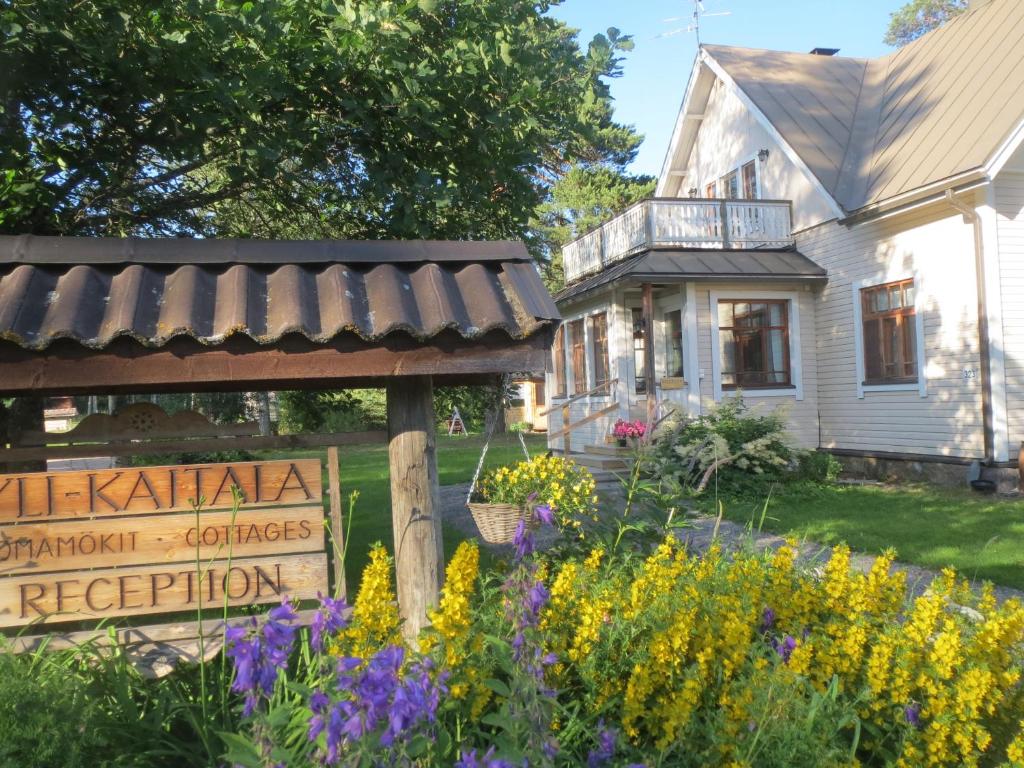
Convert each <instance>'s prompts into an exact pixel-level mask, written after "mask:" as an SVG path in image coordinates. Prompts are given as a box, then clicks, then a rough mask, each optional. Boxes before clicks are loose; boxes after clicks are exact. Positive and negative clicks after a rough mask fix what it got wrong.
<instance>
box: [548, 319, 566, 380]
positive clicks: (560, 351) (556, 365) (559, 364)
mask: <svg viewBox="0 0 1024 768" xmlns="http://www.w3.org/2000/svg"><path fill="white" fill-rule="evenodd" d="M551 357H552V362H553V365H552V370H553V371H554V372H555V393H554V396H555V397H565V395H566V386H565V328H564V327H562V326H560V327H559V328H558V330H557V331H555V343H554V344H553V345H552V346H551Z"/></svg>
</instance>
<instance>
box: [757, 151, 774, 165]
mask: <svg viewBox="0 0 1024 768" xmlns="http://www.w3.org/2000/svg"><path fill="white" fill-rule="evenodd" d="M770 154H771V152H769V151H768V150H767V149H762V150H760V151H758V153H757V159H758V160H760V161H761V162H762V163H766V162H768V155H770Z"/></svg>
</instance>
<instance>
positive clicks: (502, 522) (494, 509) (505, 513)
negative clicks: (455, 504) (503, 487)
mask: <svg viewBox="0 0 1024 768" xmlns="http://www.w3.org/2000/svg"><path fill="white" fill-rule="evenodd" d="M467 506H468V507H469V511H470V513H472V515H473V520H474V521H475V522H476V527H477V528H479V529H480V536H482V537H483V540H484V541H486V542H487V543H488V544H511V543H512V541H513V540H514V539H515V535H516V528H517V527H518V526H519V521H520V520H522V519H523V518H524V517H525V516H526V507H525V506H524V505H522V504H491V503H488V502H483V501H471V502H469V504H468V505H467ZM531 517H532V516H531ZM527 525H528V526H529V527H533V525H534V521H533V520H530V521H528V523H527Z"/></svg>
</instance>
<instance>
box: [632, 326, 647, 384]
mask: <svg viewBox="0 0 1024 768" xmlns="http://www.w3.org/2000/svg"><path fill="white" fill-rule="evenodd" d="M646 366H647V332H646V329H645V328H644V311H643V310H642V309H639V308H634V309H633V381H634V388H633V390H634V392H636V394H638V395H646V394H647V367H646Z"/></svg>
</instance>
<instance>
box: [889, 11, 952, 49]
mask: <svg viewBox="0 0 1024 768" xmlns="http://www.w3.org/2000/svg"><path fill="white" fill-rule="evenodd" d="M966 10H967V0H910V2H908V3H907V4H906V5H904V6H902V7H901V8H899V9H898V10H896V11H894V12H893V13H891V14H890V15H889V28H888V29H887V30H886V32H885V37H884V38H883V42H884V43H885V44H886V45H895V46H900V45H906V44H907V43H910V42H913V41H914V40H917V38H919V37H921V35H923V34H925V33H926V32H931V31H932V30H933V29H937V28H938V27H941V26H942V25H943V24H945V23H946V22H947V21H949V20H950V19H952V18H953V17H954V16H958V15H959V14H961V13H963V12H964V11H966Z"/></svg>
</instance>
